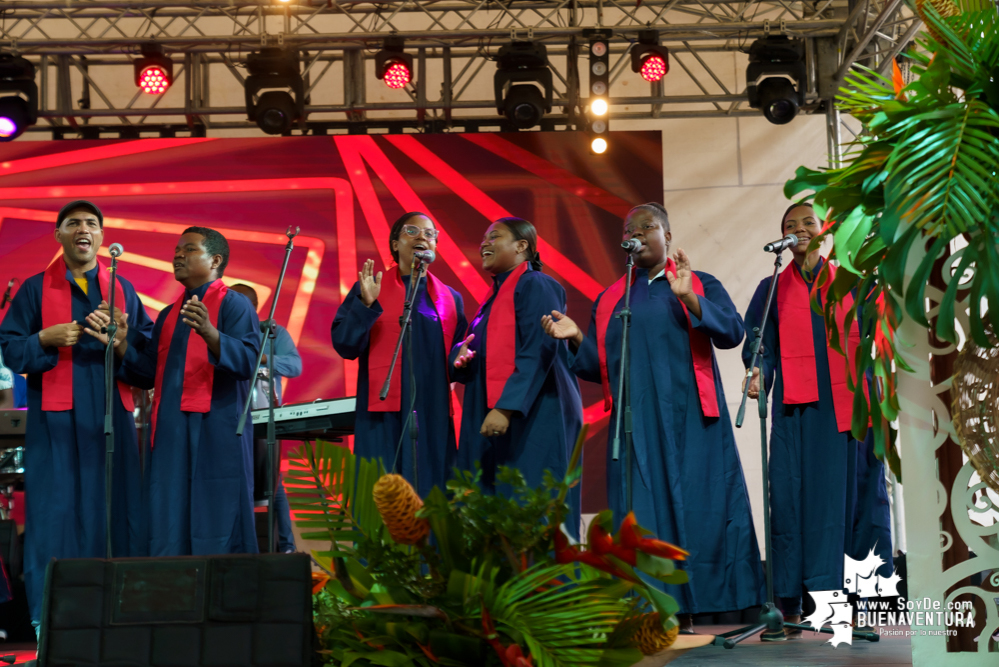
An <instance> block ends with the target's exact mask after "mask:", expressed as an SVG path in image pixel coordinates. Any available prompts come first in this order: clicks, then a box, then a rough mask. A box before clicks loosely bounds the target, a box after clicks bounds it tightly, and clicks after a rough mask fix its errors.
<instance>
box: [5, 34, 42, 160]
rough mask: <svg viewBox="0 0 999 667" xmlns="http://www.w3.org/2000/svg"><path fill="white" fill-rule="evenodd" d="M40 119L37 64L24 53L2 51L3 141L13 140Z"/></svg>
mask: <svg viewBox="0 0 999 667" xmlns="http://www.w3.org/2000/svg"><path fill="white" fill-rule="evenodd" d="M37 121H38V86H37V85H36V84H35V66H34V65H32V64H31V63H30V62H29V61H28V60H27V59H26V58H22V57H21V56H14V55H11V54H9V53H3V54H0V141H13V140H14V139H16V138H18V137H19V136H21V134H22V133H23V132H24V131H25V130H26V129H27V128H28V127H29V126H31V125H34V124H35V123H36V122H37Z"/></svg>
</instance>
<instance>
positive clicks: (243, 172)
mask: <svg viewBox="0 0 999 667" xmlns="http://www.w3.org/2000/svg"><path fill="white" fill-rule="evenodd" d="M612 145H613V149H612V150H611V151H609V152H608V153H607V154H605V155H602V156H595V155H591V154H590V153H589V150H588V142H587V141H586V139H585V137H584V136H583V135H581V134H577V133H570V132H561V133H540V132H530V133H519V134H516V133H515V134H450V135H448V134H443V135H430V136H423V135H412V134H408V135H380V136H337V137H291V138H280V139H278V138H262V139H143V140H134V141H73V142H62V141H48V142H16V143H12V144H7V145H6V146H3V147H2V148H0V267H2V269H0V280H2V281H3V283H6V282H7V281H8V280H9V279H10V278H12V277H17V278H21V279H23V278H26V277H28V276H30V275H33V274H35V273H38V272H40V271H42V270H44V268H45V267H46V265H47V264H48V263H49V262H51V261H52V260H53V259H54V258H55V257H56V256H57V254H58V253H59V252H61V249H60V247H59V246H58V244H56V242H55V241H54V239H53V236H52V232H53V228H54V219H55V212H56V211H58V210H59V208H60V207H61V206H62V205H63V204H64V203H66V202H67V201H70V200H72V199H90V200H93V201H94V202H96V203H97V204H98V205H99V206H100V207H101V208H102V210H103V211H104V215H105V242H104V248H103V249H102V251H101V252H102V254H104V255H105V256H107V255H106V252H107V251H106V248H107V246H109V245H110V244H111V243H121V244H122V245H123V246H124V247H125V254H124V256H123V257H122V259H121V264H120V267H121V268H120V271H121V275H124V276H127V277H128V279H129V280H131V281H132V283H133V284H134V285H135V287H136V289H137V290H138V292H139V293H140V296H141V297H142V300H143V303H144V304H145V305H146V308H147V309H148V310H149V312H150V315H151V316H153V317H155V314H156V312H158V311H159V310H160V309H161V308H162V307H163V306H164V304H168V303H172V302H173V301H174V300H175V299H176V298H177V297H178V296H179V294H180V292H181V290H182V287H181V286H180V285H179V283H177V282H175V281H174V279H173V272H172V263H171V260H172V257H173V254H172V252H173V248H174V245H175V243H176V239H177V237H178V236H179V235H180V233H181V232H182V231H183V229H184V228H186V227H188V226H191V225H199V226H205V227H212V228H215V229H218V230H219V231H221V232H222V233H223V234H225V235H226V237H227V238H228V239H229V243H230V246H231V257H230V261H229V267H228V269H227V270H226V278H227V282H229V283H230V284H232V283H235V282H244V283H249V284H251V285H253V286H254V287H255V288H256V289H257V292H258V294H259V295H260V297H261V299H260V313H261V314H263V315H266V313H267V312H268V311H269V310H270V304H271V297H272V292H273V289H274V285H275V283H276V281H277V277H278V273H279V272H280V268H281V262H282V259H283V256H284V246H285V243H286V241H287V238H286V237H285V235H284V232H285V230H286V229H287V228H288V226H289V225H290V226H297V227H300V228H301V233H300V235H299V236H298V237H297V238H296V239H295V250H294V251H293V253H292V256H291V261H290V263H289V267H288V275H287V278H286V281H285V284H284V287H283V290H282V292H281V296H280V298H279V302H278V309H277V320H278V322H279V323H281V324H282V325H284V326H286V327H287V328H288V330H289V332H290V333H291V335H292V337H293V338H294V339H295V341H296V343H297V344H298V348H299V351H300V352H301V354H302V358H303V362H304V369H305V370H304V373H303V374H302V376H301V377H299V378H296V379H294V380H291V381H289V383H288V386H287V391H286V394H285V396H286V402H307V401H312V400H314V399H317V398H324V399H328V398H336V397H340V396H344V395H348V394H352V393H353V391H354V386H355V381H356V375H357V366H356V363H355V362H344V361H343V360H342V359H340V358H339V357H338V356H337V355H336V353H335V352H334V351H333V348H332V346H331V345H330V333H329V332H330V323H331V322H332V320H333V315H334V313H335V312H336V309H337V306H338V305H339V303H340V300H341V298H342V297H343V295H345V294H346V293H347V291H348V290H349V289H350V287H351V285H352V284H353V282H354V281H355V280H356V277H357V271H358V268H359V266H360V265H361V264H362V263H363V261H364V260H365V259H368V258H374V259H375V260H376V263H382V264H388V263H389V262H390V261H391V257H390V255H389V247H388V245H389V244H388V232H389V226H390V225H391V224H392V222H393V221H394V220H395V219H396V218H397V217H398V216H399V215H401V214H402V213H404V212H406V211H426V212H427V213H429V214H430V216H431V217H432V218H433V219H435V220H436V222H437V226H438V228H439V229H441V232H442V233H441V238H440V240H439V242H438V260H437V262H436V263H435V264H434V273H435V274H436V275H437V276H439V277H440V278H441V279H442V280H444V281H445V282H446V283H448V284H449V285H452V286H454V287H455V288H457V289H458V290H460V291H461V292H462V294H463V296H464V297H465V303H466V308H467V309H468V311H469V313H468V314H469V316H471V315H472V314H473V313H474V312H475V309H476V308H477V307H478V304H479V302H480V300H481V299H482V298H483V297H484V295H485V294H487V293H488V290H489V285H490V283H489V280H488V277H487V276H486V274H485V273H483V271H482V270H481V268H480V262H479V254H478V244H479V241H480V240H481V238H482V234H483V232H484V231H485V229H486V227H487V226H488V224H489V222H490V221H491V220H494V219H496V218H499V217H503V216H507V215H515V216H519V217H522V218H526V219H528V220H531V221H532V222H533V223H534V224H535V226H536V227H537V229H538V232H539V235H540V238H541V242H540V248H539V250H540V252H541V257H542V260H543V261H544V262H545V265H546V268H545V271H546V272H547V273H549V274H550V275H552V276H553V277H555V278H556V279H558V280H559V281H560V282H561V283H562V284H563V285H564V286H565V288H566V291H567V293H568V295H569V312H570V314H571V315H572V316H574V317H575V318H577V320H578V321H579V322H580V323H583V322H586V321H588V319H589V313H590V308H591V306H592V302H593V299H594V298H595V297H596V296H597V294H598V293H599V292H600V291H601V290H602V289H603V288H604V287H606V286H607V285H609V284H610V283H611V282H613V281H614V280H615V279H616V278H617V276H618V275H619V274H620V272H621V271H622V267H623V255H622V253H621V251H620V250H619V249H618V243H619V241H620V238H621V220H622V217H623V215H624V214H625V213H626V212H627V210H628V209H629V208H630V207H631V206H633V205H635V204H639V203H643V202H647V201H661V200H662V149H661V143H660V133H658V132H621V133H615V135H614V141H613V142H612ZM582 388H583V401H584V407H586V409H587V419H588V420H589V421H593V422H596V423H595V426H597V427H598V428H596V429H594V430H591V440H590V442H589V444H588V446H587V449H586V453H585V458H586V465H585V475H584V511H596V510H598V509H602V508H603V507H604V506H605V504H604V503H605V494H604V483H603V475H604V451H605V442H606V422H607V419H606V417H605V415H604V412H603V406H602V400H601V392H600V388H599V387H598V386H596V385H591V384H588V383H583V387H582Z"/></svg>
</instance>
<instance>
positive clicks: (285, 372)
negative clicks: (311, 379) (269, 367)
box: [263, 327, 302, 378]
mask: <svg viewBox="0 0 999 667" xmlns="http://www.w3.org/2000/svg"><path fill="white" fill-rule="evenodd" d="M263 345H264V351H265V352H266V351H267V349H268V345H269V343H268V342H267V341H266V340H265V341H264V342H263ZM274 373H275V374H277V375H280V376H281V377H283V378H297V377H298V376H299V375H301V374H302V357H301V356H300V355H299V354H298V350H297V349H296V348H295V341H293V340H292V339H291V334H290V333H288V330H287V329H285V328H284V327H277V334H276V336H275V338H274Z"/></svg>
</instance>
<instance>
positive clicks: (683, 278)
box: [666, 248, 694, 299]
mask: <svg viewBox="0 0 999 667" xmlns="http://www.w3.org/2000/svg"><path fill="white" fill-rule="evenodd" d="M673 261H674V262H676V275H673V272H672V271H667V272H666V280H668V281H669V287H670V289H671V290H673V294H675V295H676V296H677V298H679V299H682V298H683V297H685V296H689V295H691V294H693V293H694V278H693V272H692V271H691V270H690V258H689V257H687V253H685V252H684V251H683V248H677V250H676V252H675V253H673Z"/></svg>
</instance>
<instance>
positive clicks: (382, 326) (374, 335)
mask: <svg viewBox="0 0 999 667" xmlns="http://www.w3.org/2000/svg"><path fill="white" fill-rule="evenodd" d="M390 276H391V277H390ZM385 278H386V279H384V280H382V291H381V292H380V293H379V294H378V301H379V302H380V303H381V306H382V316H381V317H379V318H378V319H377V320H376V321H375V324H374V326H372V327H371V334H370V338H369V343H368V412H398V411H399V410H400V409H401V405H400V402H401V400H402V378H401V377H399V376H400V375H401V374H402V369H401V368H400V367H401V365H402V364H401V362H400V361H399V360H398V359H397V360H396V369H395V372H394V373H393V374H392V383H391V384H390V385H389V393H388V396H386V397H385V400H384V401H383V400H380V399H379V394H381V391H382V385H383V384H385V378H386V377H387V376H388V372H389V366H390V365H391V363H392V353H393V352H394V351H395V343H396V341H397V340H398V339H399V332H400V331H401V330H402V325H401V324H400V323H399V317H400V315H401V314H402V309H403V306H404V304H405V301H406V286H405V285H404V284H403V282H402V278H401V277H400V275H399V267H392V268H390V269H388V270H387V271H386V276H385ZM427 293H428V294H429V295H430V301H431V302H432V303H433V304H434V310H435V311H437V317H438V318H439V319H440V323H441V331H442V332H443V333H444V357H445V358H447V355H448V354H449V353H450V352H451V345H453V344H454V332H455V329H456V328H457V327H458V307H457V305H456V304H455V301H454V295H453V294H451V290H449V289H448V288H447V285H445V284H444V283H442V282H441V281H440V280H439V279H438V278H437V277H436V276H434V275H433V274H432V273H427ZM414 310H415V306H414ZM417 353H418V352H416V351H414V355H415V354H417ZM400 356H401V354H400ZM448 403H449V405H450V404H451V402H450V401H449V402H448ZM451 414H454V406H453V405H452V406H451Z"/></svg>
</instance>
